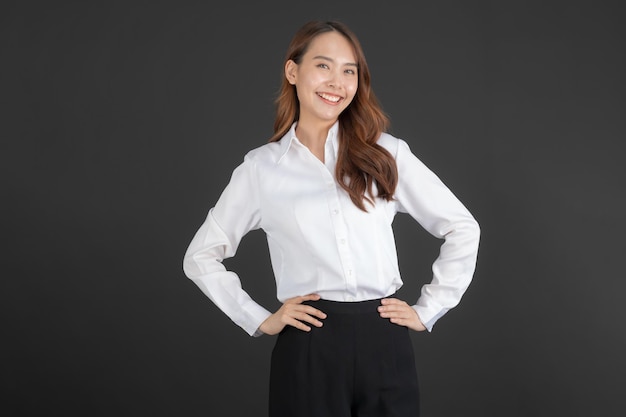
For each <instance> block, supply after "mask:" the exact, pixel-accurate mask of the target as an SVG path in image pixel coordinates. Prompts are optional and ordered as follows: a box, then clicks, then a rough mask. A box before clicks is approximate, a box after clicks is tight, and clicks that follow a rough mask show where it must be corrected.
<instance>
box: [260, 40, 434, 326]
mask: <svg viewBox="0 0 626 417" xmlns="http://www.w3.org/2000/svg"><path fill="white" fill-rule="evenodd" d="M356 62H357V60H356V57H355V55H354V50H353V48H352V45H351V44H350V42H348V40H347V39H346V38H344V37H343V36H342V35H341V34H339V33H337V32H327V33H323V34H320V35H318V36H317V37H316V38H315V39H313V41H311V44H310V45H309V49H308V51H307V52H306V53H305V54H304V56H303V57H302V61H301V62H300V64H296V63H295V62H294V61H291V60H290V61H287V63H286V64H285V77H286V78H287V80H288V81H289V83H291V84H292V85H294V86H295V87H296V92H297V95H298V101H299V104H300V117H299V119H298V124H297V126H296V135H297V137H298V139H299V140H300V141H301V142H302V144H303V145H305V146H306V147H307V148H309V150H310V151H311V153H312V154H313V155H315V156H316V157H317V158H318V159H319V160H320V161H322V162H324V144H325V142H326V137H327V135H328V130H329V129H330V128H331V126H332V125H333V124H334V123H335V122H336V121H337V119H338V117H339V115H340V114H341V112H342V111H344V110H345V109H346V108H347V107H348V106H349V105H350V103H351V102H352V99H353V98H354V96H355V94H356V92H357V88H358V72H357V71H358V68H357V65H356ZM319 299H320V296H319V295H318V294H307V295H303V296H298V297H293V298H290V299H288V300H286V301H285V302H284V303H283V305H282V306H281V307H280V308H279V309H278V310H277V311H276V312H275V313H274V314H272V315H271V316H269V317H268V318H267V319H266V320H265V321H264V322H263V323H261V326H260V327H259V329H260V330H261V331H262V332H263V333H265V334H269V335H275V334H278V333H280V331H281V330H283V328H284V327H285V326H293V327H295V328H297V329H300V330H302V331H305V332H308V331H311V328H312V327H311V326H315V327H322V326H323V322H322V320H323V319H325V318H326V314H325V313H324V312H323V311H320V310H319V309H317V308H315V307H312V306H310V305H306V304H302V303H303V302H305V301H316V300H319ZM378 312H379V314H380V316H381V317H382V318H385V319H388V320H389V321H391V322H392V323H394V324H397V325H399V326H405V327H408V328H409V329H412V330H415V331H423V330H426V327H425V326H424V325H423V324H422V322H421V320H420V319H419V317H418V315H417V312H416V311H415V310H414V309H413V308H412V307H411V306H410V305H409V304H408V303H406V302H405V301H402V300H400V299H397V298H385V299H383V300H381V306H379V307H378Z"/></svg>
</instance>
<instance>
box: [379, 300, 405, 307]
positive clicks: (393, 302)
mask: <svg viewBox="0 0 626 417" xmlns="http://www.w3.org/2000/svg"><path fill="white" fill-rule="evenodd" d="M380 302H381V304H382V305H384V306H386V305H393V304H396V305H397V304H407V303H406V301H403V300H400V299H398V298H383V299H382V300H380Z"/></svg>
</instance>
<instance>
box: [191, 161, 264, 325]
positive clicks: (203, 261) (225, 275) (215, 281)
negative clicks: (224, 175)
mask: <svg viewBox="0 0 626 417" xmlns="http://www.w3.org/2000/svg"><path fill="white" fill-rule="evenodd" d="M259 223H260V207H259V198H258V187H257V185H256V183H255V172H254V163H253V162H252V161H250V160H249V159H247V158H246V159H244V162H243V163H242V164H241V165H239V166H238V167H237V168H236V169H235V170H234V171H233V174H232V176H231V179H230V182H229V184H228V185H227V186H226V188H225V189H224V191H223V192H222V194H221V196H220V198H219V199H218V201H217V203H216V204H215V206H214V207H213V208H211V209H210V210H209V213H208V215H207V217H206V220H205V221H204V223H203V224H202V225H201V226H200V228H199V229H198V230H197V232H196V234H195V236H194V237H193V239H192V241H191V243H190V244H189V247H188V248H187V251H186V253H185V256H184V259H183V270H184V272H185V275H186V276H187V277H188V278H190V279H191V280H192V281H193V282H194V283H195V284H196V285H198V287H199V288H200V289H201V290H202V292H203V293H204V294H205V295H206V296H207V297H209V298H210V299H211V301H213V302H214V303H215V304H216V305H217V307H219V308H220V309H221V310H222V311H223V312H224V313H225V314H226V315H227V316H228V317H229V318H230V319H231V320H232V321H233V322H235V323H236V324H237V325H239V326H240V327H241V328H243V329H244V330H245V331H246V332H247V333H248V334H249V335H252V336H258V335H259V334H260V333H259V332H258V328H259V326H260V325H261V323H262V322H263V321H264V320H265V319H266V318H267V317H268V316H269V315H270V313H269V312H268V311H267V310H266V309H265V308H263V307H262V306H260V305H259V304H258V303H256V302H255V301H254V300H253V299H252V298H251V297H250V295H249V294H248V293H247V292H246V291H244V290H243V288H242V286H241V280H240V279H239V276H238V275H237V274H236V273H235V272H232V271H227V270H226V268H225V267H224V265H223V264H222V261H223V260H224V259H226V258H230V257H232V256H234V255H235V253H236V251H237V247H238V246H239V243H240V242H241V239H242V238H243V236H244V235H245V234H246V233H248V232H249V231H251V230H255V229H258V228H259Z"/></svg>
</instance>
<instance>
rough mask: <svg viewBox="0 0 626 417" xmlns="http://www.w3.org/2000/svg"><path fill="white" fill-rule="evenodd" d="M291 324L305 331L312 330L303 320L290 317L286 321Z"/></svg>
mask: <svg viewBox="0 0 626 417" xmlns="http://www.w3.org/2000/svg"><path fill="white" fill-rule="evenodd" d="M286 324H287V325H289V326H292V327H295V328H296V329H299V330H302V331H305V332H310V331H311V327H310V326H307V325H306V324H304V323H303V322H301V321H298V320H296V319H290V320H288V321H287V323H286Z"/></svg>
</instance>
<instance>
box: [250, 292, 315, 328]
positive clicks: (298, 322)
mask: <svg viewBox="0 0 626 417" xmlns="http://www.w3.org/2000/svg"><path fill="white" fill-rule="evenodd" d="M319 299H320V296H319V295H317V294H308V295H302V296H299V297H293V298H290V299H288V300H286V301H285V303H284V304H283V305H282V306H281V307H280V308H279V309H278V311H276V312H275V313H274V314H272V315H271V316H269V317H268V318H267V319H265V321H264V322H263V323H261V326H259V330H261V331H262V332H263V333H265V334H269V335H274V334H278V333H280V331H281V330H283V328H284V327H285V326H293V327H295V328H296V329H300V330H302V331H305V332H308V331H310V330H311V327H310V326H309V325H307V323H308V324H311V325H313V326H315V327H322V322H321V321H320V320H319V319H325V318H326V314H325V313H324V312H322V311H320V310H318V309H317V308H315V307H312V306H310V305H307V304H302V303H303V302H304V301H317V300H319Z"/></svg>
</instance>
